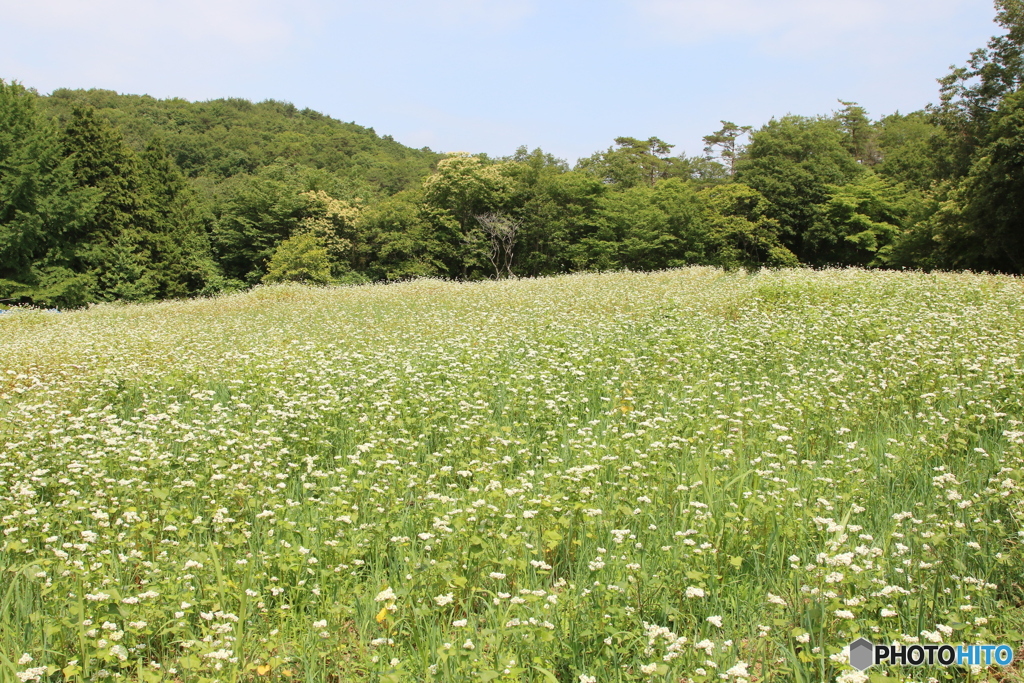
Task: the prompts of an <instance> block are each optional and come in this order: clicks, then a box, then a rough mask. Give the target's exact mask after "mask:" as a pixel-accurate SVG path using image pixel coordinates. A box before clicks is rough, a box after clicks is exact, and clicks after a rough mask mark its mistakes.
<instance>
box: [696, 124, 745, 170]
mask: <svg viewBox="0 0 1024 683" xmlns="http://www.w3.org/2000/svg"><path fill="white" fill-rule="evenodd" d="M753 129H754V127H753V126H737V125H736V124H735V123H733V122H732V121H722V127H721V128H719V129H718V130H717V131H715V132H714V133H712V134H711V135H705V136H704V144H705V145H706V146H705V147H704V154H706V155H707V159H708V160H709V161H713V160H715V159H716V158H717V159H720V160H721V161H720V162H719V163H721V164H722V165H723V166H724V167H726V168H727V169H729V175H734V174H735V173H736V160H737V159H738V158H739V156H740V155H741V154H742V153H743V145H741V144H740V138H743V137H745V136H748V135H750V131H752V130H753Z"/></svg>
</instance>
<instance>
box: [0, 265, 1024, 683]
mask: <svg viewBox="0 0 1024 683" xmlns="http://www.w3.org/2000/svg"><path fill="white" fill-rule="evenodd" d="M0 349H2V355H0V483H2V486H0V516H2V524H0V530H2V532H3V534H2V536H0V572H2V574H0V576H2V581H0V601H2V603H0V680H4V681H8V680H9V681H17V680H20V681H65V680H66V681H93V680H114V679H116V680H127V681H180V682H192V681H196V682H205V681H225V682H228V681H231V682H235V681H289V682H290V681H304V682H309V683H313V682H317V681H328V682H334V683H338V682H341V681H381V682H398V681H502V682H503V681H536V682H538V683H555V682H558V683H603V682H604V681H672V682H680V681H692V682H694V683H700V682H703V681H720V680H724V681H728V682H744V681H746V682H750V683H754V682H755V681H756V682H760V681H796V682H812V681H813V682H818V681H833V680H838V681H841V682H843V683H852V682H858V681H868V680H869V677H868V675H865V674H861V673H860V672H857V671H855V670H853V669H852V668H851V667H850V666H849V664H848V663H847V659H846V654H845V653H844V647H845V646H846V645H848V644H849V643H850V642H851V641H852V640H854V639H856V638H857V637H859V636H865V637H867V638H868V639H869V640H872V641H873V642H898V643H904V644H906V643H922V644H924V643H955V644H958V643H1003V642H1005V643H1010V644H1012V645H1013V646H1014V647H1015V648H1017V647H1018V646H1019V644H1020V640H1021V635H1020V633H1019V631H1020V630H1021V628H1022V623H1024V616H1022V601H1024V588H1022V584H1024V557H1022V552H1021V543H1022V542H1024V537H1022V536H1024V531H1022V522H1024V502H1022V501H1024V497H1022V486H1024V469H1022V467H1024V425H1022V421H1024V283H1022V281H1021V280H1020V279H1016V278H1010V277H1001V276H1000V277H996V276H984V275H972V274H958V275H924V274H920V273H895V272H866V271H857V270H848V271H823V272H813V271H780V272H764V273H761V274H758V275H747V274H735V273H733V274H727V273H723V272H722V271H718V270H712V269H700V268H694V269H685V270H676V271H668V272H661V273H654V274H630V273H619V274H606V275H587V276H568V277H559V278H551V279H543V280H518V281H502V282H488V283H481V284H455V283H449V282H440V281H432V280H420V281H414V282H410V283H405V284H398V285H389V286H364V287H350V288H335V289H312V288H302V287H297V286H295V287H290V286H281V287H271V288H260V289H256V290H254V291H251V292H249V293H246V294H240V295H234V296H229V297H224V298H218V299H211V300H201V301H191V302H170V303H160V304H154V305H146V306H119V305H104V306H98V307H94V308H92V309H89V310H84V311H79V312H70V313H53V312H41V311H36V312H29V311H19V312H14V313H7V314H4V315H2V316H0ZM1019 656H1020V654H1018V657H1019ZM1019 667H1020V663H1019V662H1015V663H1014V664H1013V665H1012V666H1011V667H1010V668H1009V669H999V668H997V667H992V668H983V667H975V668H974V669H973V670H971V669H965V668H956V667H954V668H949V669H943V668H941V667H938V666H933V667H928V666H925V667H905V668H900V667H896V668H891V669H885V668H882V667H876V668H874V669H871V670H870V671H869V672H868V674H870V680H871V681H872V682H873V683H881V682H882V681H897V680H898V681H922V682H923V681H944V680H957V681H984V680H1000V681H1007V680H1010V681H1012V680H1021V678H1020V668H1019Z"/></svg>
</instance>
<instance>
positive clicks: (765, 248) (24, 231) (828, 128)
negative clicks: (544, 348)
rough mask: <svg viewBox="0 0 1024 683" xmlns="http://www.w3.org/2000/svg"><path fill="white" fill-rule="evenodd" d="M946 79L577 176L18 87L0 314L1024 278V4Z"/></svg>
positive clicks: (150, 103) (650, 144)
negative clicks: (394, 295)
mask: <svg viewBox="0 0 1024 683" xmlns="http://www.w3.org/2000/svg"><path fill="white" fill-rule="evenodd" d="M996 11H997V15H996V21H997V23H998V24H999V25H1000V26H1001V27H1002V28H1003V29H1004V31H1005V32H1004V33H1003V34H1001V35H999V36H996V37H994V38H992V39H991V40H990V41H989V43H988V45H987V46H986V47H985V48H981V49H979V50H977V51H975V52H974V53H973V54H971V55H970V57H969V59H968V61H967V63H966V64H965V65H964V66H962V67H958V68H954V69H952V70H951V71H950V73H949V74H947V75H946V76H945V77H943V78H941V79H940V80H939V83H940V92H939V96H940V97H939V103H938V104H934V105H929V106H928V107H927V108H925V109H923V110H921V111H917V112H913V113H909V114H899V113H897V114H892V115H889V116H885V117H882V118H880V119H878V120H872V119H871V118H870V117H869V116H868V113H867V112H866V111H865V110H864V109H863V108H862V107H860V106H858V105H857V104H856V103H852V102H839V106H838V108H837V111H835V112H833V113H832V114H830V115H827V116H816V117H805V116H795V115H787V116H784V117H781V118H778V119H773V120H771V121H770V122H768V123H767V124H765V125H763V126H761V127H760V128H757V129H754V128H753V127H751V126H745V125H737V124H734V123H732V122H728V121H723V122H722V127H721V129H720V130H718V131H715V132H713V133H710V134H709V135H708V136H707V137H705V143H706V144H707V147H706V148H705V150H704V151H705V154H704V155H703V156H696V157H687V156H673V155H672V149H673V145H670V144H668V143H666V142H664V141H662V140H660V139H658V138H656V137H652V138H649V139H647V140H641V139H636V138H631V137H620V138H617V139H616V140H615V141H614V145H613V146H611V147H609V148H608V149H607V150H605V151H602V152H598V153H596V154H594V155H592V156H590V157H588V158H585V159H581V160H579V161H578V162H577V163H576V165H575V166H574V167H572V168H570V167H569V165H568V164H567V163H566V162H564V161H562V160H560V159H557V158H554V157H553V156H552V155H550V154H547V153H545V152H544V151H543V150H540V149H537V150H533V151H529V150H528V149H527V148H525V147H523V148H520V149H519V150H518V151H517V152H516V154H515V155H513V156H511V157H508V158H501V159H491V158H488V157H487V156H486V155H471V154H466V153H452V154H438V153H435V152H432V151H431V150H429V149H422V150H415V149H411V148H408V147H405V146H403V145H401V144H399V143H397V142H395V141H394V140H393V139H391V137H390V136H383V137H382V136H378V135H377V134H376V133H375V132H374V130H373V129H372V128H364V127H362V126H358V125H356V124H354V123H343V122H340V121H337V120H335V119H332V118H330V117H327V116H324V115H322V114H320V113H317V112H314V111H311V110H309V109H303V110H300V109H298V108H296V107H295V106H293V105H291V104H288V103H282V102H277V101H266V102H261V103H258V104H254V103H252V102H249V101H246V100H241V99H224V100H214V101H209V102H196V103H193V102H188V101H185V100H180V99H171V100H157V99H154V98H151V97H148V96H135V95H119V94H116V93H113V92H110V91H104V90H88V91H84V90H57V91H54V92H53V93H51V94H50V95H47V96H43V95H40V94H38V93H36V92H35V91H33V90H31V89H29V88H26V87H24V86H22V85H20V84H19V83H17V82H5V81H2V80H0V299H3V300H4V302H6V303H7V304H30V305H37V306H49V307H59V308H70V307H78V306H83V305H86V304H89V303H92V302H99V301H111V300H128V301H146V300H154V299H161V298H173V297H186V296H196V295H206V294H212V293H216V292H220V291H230V290H234V289H240V288H244V287H248V286H251V285H254V284H258V283H261V282H279V281H289V280H294V281H304V282H310V283H322V284H326V283H331V282H335V283H357V282H367V281H376V280H395V279H404V278H409V277H417V276H435V277H445V278H457V279H480V278H488V277H508V276H536V275H546V274H554V273H563V272H570V271H581V270H607V269H625V268H628V269H632V270H652V269H660V268H668V267H674V266H682V265H688V264H704V265H717V266H721V267H724V268H749V269H754V268H759V267H780V266H794V265H799V264H804V265H807V266H812V267H824V266H845V265H856V266H864V267H873V268H874V267H877V268H918V269H925V270H930V269H973V270H987V271H999V272H1007V273H1016V274H1020V273H1024V221H1022V217H1024V213H1022V209H1024V93H1022V92H1021V84H1022V82H1024V0H996Z"/></svg>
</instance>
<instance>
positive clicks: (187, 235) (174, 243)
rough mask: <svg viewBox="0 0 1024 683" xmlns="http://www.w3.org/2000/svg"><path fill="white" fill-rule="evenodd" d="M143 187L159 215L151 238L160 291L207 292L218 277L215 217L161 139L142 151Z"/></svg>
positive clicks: (178, 293) (166, 293) (176, 293)
mask: <svg viewBox="0 0 1024 683" xmlns="http://www.w3.org/2000/svg"><path fill="white" fill-rule="evenodd" d="M142 191H143V193H144V195H145V197H144V199H145V203H146V205H147V206H148V207H149V210H150V211H151V213H152V217H153V224H152V230H151V233H152V235H151V238H150V239H151V243H152V244H151V256H152V261H153V266H154V268H155V269H156V272H157V280H158V283H159V284H158V291H157V296H158V297H159V298H171V297H183V296H189V295H192V294H196V293H198V292H202V291H206V290H207V289H208V288H209V287H210V286H211V285H213V283H214V282H216V281H217V278H218V273H217V268H216V265H215V264H214V261H213V254H212V252H211V248H210V241H209V238H208V235H207V230H208V222H209V221H211V220H212V217H208V216H207V213H206V211H204V207H203V206H202V204H201V200H200V198H199V195H198V193H197V192H196V191H195V190H194V189H193V188H192V186H191V185H190V184H189V183H188V181H187V180H186V179H185V176H184V175H183V174H182V172H181V169H179V168H178V166H177V165H176V164H175V163H174V161H173V160H172V159H171V158H170V156H169V155H168V154H167V151H166V150H165V149H164V146H163V144H161V142H160V141H159V140H152V141H150V143H149V144H148V145H146V149H145V151H144V152H143V153H142Z"/></svg>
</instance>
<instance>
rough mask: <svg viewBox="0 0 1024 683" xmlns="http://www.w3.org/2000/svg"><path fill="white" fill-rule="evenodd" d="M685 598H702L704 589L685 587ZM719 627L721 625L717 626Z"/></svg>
mask: <svg viewBox="0 0 1024 683" xmlns="http://www.w3.org/2000/svg"><path fill="white" fill-rule="evenodd" d="M686 597H688V598H703V597H704V589H703V588H698V587H697V586H687V588H686ZM719 625H721V624H719Z"/></svg>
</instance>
